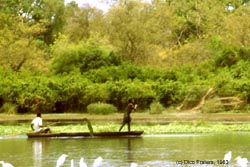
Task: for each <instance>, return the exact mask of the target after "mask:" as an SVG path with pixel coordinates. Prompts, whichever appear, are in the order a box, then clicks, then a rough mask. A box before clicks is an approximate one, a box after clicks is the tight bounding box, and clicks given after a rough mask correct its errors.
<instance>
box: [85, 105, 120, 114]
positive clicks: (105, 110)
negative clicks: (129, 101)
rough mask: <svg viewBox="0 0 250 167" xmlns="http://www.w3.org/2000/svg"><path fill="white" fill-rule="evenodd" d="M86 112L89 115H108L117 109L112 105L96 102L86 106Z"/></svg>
mask: <svg viewBox="0 0 250 167" xmlns="http://www.w3.org/2000/svg"><path fill="white" fill-rule="evenodd" d="M87 111H88V113H89V114H102V115H108V114H112V113H115V112H117V108H116V107H115V106H113V105H112V104H107V103H101V102H98V103H92V104H89V105H88V106H87Z"/></svg>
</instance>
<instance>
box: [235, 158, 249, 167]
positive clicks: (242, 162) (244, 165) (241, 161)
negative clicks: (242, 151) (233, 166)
mask: <svg viewBox="0 0 250 167" xmlns="http://www.w3.org/2000/svg"><path fill="white" fill-rule="evenodd" d="M236 163H237V165H238V166H239V167H247V163H248V160H247V159H246V158H241V156H238V157H236Z"/></svg>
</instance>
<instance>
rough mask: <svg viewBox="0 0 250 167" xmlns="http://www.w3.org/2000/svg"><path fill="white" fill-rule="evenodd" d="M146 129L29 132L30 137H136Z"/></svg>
mask: <svg viewBox="0 0 250 167" xmlns="http://www.w3.org/2000/svg"><path fill="white" fill-rule="evenodd" d="M143 132H144V131H130V132H94V133H90V132H68V133H27V134H26V135H27V136H28V138H35V137H136V136H141V135H142V134H143Z"/></svg>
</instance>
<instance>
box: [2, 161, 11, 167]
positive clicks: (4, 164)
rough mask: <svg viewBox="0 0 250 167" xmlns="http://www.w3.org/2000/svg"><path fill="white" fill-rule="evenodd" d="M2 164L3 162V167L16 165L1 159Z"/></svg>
mask: <svg viewBox="0 0 250 167" xmlns="http://www.w3.org/2000/svg"><path fill="white" fill-rule="evenodd" d="M0 164H2V167H14V166H13V165H12V164H10V163H7V162H4V161H0Z"/></svg>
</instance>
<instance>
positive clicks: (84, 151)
mask: <svg viewBox="0 0 250 167" xmlns="http://www.w3.org/2000/svg"><path fill="white" fill-rule="evenodd" d="M228 151H232V153H233V159H234V158H236V157H237V156H238V155H239V156H242V157H246V158H248V159H249V158H250V133H246V132H245V133H240V132H239V133H236V132H235V133H223V134H221V133H220V134H173V135H172V134H170V135H144V136H142V137H131V138H127V137H121V138H47V139H46V138H43V139H28V138H27V137H26V136H15V137H0V161H1V160H3V161H6V162H10V163H12V164H13V165H14V166H15V167H55V166H56V161H57V159H58V157H59V156H60V155H61V154H63V153H65V154H67V155H68V157H67V159H66V161H65V165H64V166H65V167H70V160H71V159H74V162H75V167H78V166H79V165H78V162H79V160H80V158H81V157H84V159H85V161H86V162H87V164H88V166H92V163H93V161H94V159H95V158H97V157H98V156H101V157H102V158H103V164H102V166H103V167H129V166H130V163H131V162H136V163H137V164H138V165H139V167H168V166H169V167H174V166H224V165H222V164H220V163H219V162H221V161H220V160H223V157H224V154H225V153H226V152H228ZM177 163H179V165H177ZM180 163H182V165H180ZM201 163H205V164H201ZM222 163H223V162H222ZM233 164H235V160H232V161H231V162H230V165H229V166H234V165H233Z"/></svg>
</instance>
